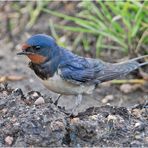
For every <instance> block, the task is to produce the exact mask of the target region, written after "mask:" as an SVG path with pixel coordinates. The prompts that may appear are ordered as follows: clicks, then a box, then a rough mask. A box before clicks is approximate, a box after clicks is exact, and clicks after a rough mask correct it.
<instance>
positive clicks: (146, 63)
mask: <svg viewBox="0 0 148 148" xmlns="http://www.w3.org/2000/svg"><path fill="white" fill-rule="evenodd" d="M144 65H148V62H144V63H140V64H139V66H140V67H141V66H144Z"/></svg>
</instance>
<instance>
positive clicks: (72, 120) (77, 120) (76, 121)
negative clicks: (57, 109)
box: [70, 117, 80, 124]
mask: <svg viewBox="0 0 148 148" xmlns="http://www.w3.org/2000/svg"><path fill="white" fill-rule="evenodd" d="M79 120H80V119H79V118H77V117H76V118H72V119H71V120H70V121H71V123H72V124H74V123H78V122H79Z"/></svg>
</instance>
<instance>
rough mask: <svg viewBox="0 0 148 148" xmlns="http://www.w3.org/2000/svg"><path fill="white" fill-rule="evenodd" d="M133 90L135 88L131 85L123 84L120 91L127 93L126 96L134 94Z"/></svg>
mask: <svg viewBox="0 0 148 148" xmlns="http://www.w3.org/2000/svg"><path fill="white" fill-rule="evenodd" d="M132 90H133V87H132V85H130V84H122V85H121V86H120V91H121V92H123V93H125V94H128V93H130V92H132Z"/></svg>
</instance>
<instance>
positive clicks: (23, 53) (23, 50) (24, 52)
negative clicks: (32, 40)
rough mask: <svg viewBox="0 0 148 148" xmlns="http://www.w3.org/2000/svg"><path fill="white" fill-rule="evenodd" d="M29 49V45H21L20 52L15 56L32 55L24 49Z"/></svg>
mask: <svg viewBox="0 0 148 148" xmlns="http://www.w3.org/2000/svg"><path fill="white" fill-rule="evenodd" d="M29 47H30V45H28V44H26V43H24V44H22V46H21V50H22V51H21V52H19V53H17V55H29V54H32V53H31V52H27V51H26V49H27V48H29Z"/></svg>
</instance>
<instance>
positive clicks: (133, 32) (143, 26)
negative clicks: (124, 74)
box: [43, 0, 148, 56]
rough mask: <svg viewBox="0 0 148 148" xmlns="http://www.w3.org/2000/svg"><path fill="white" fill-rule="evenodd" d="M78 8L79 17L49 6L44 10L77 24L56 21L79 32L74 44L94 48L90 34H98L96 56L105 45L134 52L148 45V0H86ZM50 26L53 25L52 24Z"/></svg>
mask: <svg viewBox="0 0 148 148" xmlns="http://www.w3.org/2000/svg"><path fill="white" fill-rule="evenodd" d="M77 7H79V8H80V12H77V13H76V14H75V16H69V15H66V14H62V13H60V12H57V11H53V10H49V9H43V11H44V12H46V13H49V14H51V15H54V16H57V17H60V18H62V19H65V20H67V21H69V22H70V24H71V22H72V23H73V25H60V24H58V25H55V24H54V27H56V28H59V29H64V30H69V31H71V32H78V33H79V35H78V38H76V39H75V41H74V43H75V44H76V43H79V42H82V43H83V47H84V48H85V50H89V49H90V46H91V45H90V44H91V43H90V41H89V39H90V37H91V36H92V35H93V36H95V37H96V41H95V42H96V43H95V45H96V56H99V54H100V52H101V50H102V49H104V48H106V49H113V50H121V51H123V52H124V53H128V52H130V53H133V52H138V51H139V50H140V48H141V46H142V45H143V47H146V44H148V38H147V35H148V1H143V2H142V1H141V2H140V1H135V0H133V1H112V2H107V1H104V2H102V1H100V0H97V1H85V0H83V1H81V2H79V3H78V5H77ZM50 28H53V27H52V25H51V24H50ZM55 36H56V35H55ZM145 51H146V49H145Z"/></svg>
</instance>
